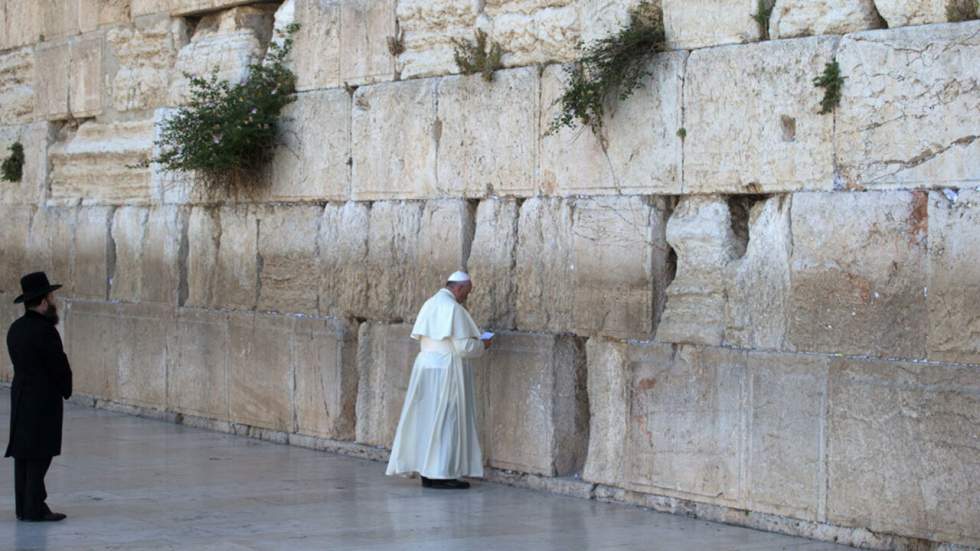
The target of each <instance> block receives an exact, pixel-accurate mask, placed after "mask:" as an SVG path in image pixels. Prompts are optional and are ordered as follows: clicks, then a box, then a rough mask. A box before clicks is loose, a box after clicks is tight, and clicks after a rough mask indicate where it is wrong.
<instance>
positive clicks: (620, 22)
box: [578, 0, 663, 44]
mask: <svg viewBox="0 0 980 551" xmlns="http://www.w3.org/2000/svg"><path fill="white" fill-rule="evenodd" d="M661 3H662V2H661V0H649V1H644V0H578V7H579V23H580V25H581V41H582V42H583V43H585V44H592V43H594V42H595V41H597V40H600V39H603V38H607V37H609V36H611V35H614V34H616V33H617V32H619V30H620V29H622V28H624V27H627V26H629V24H630V12H631V10H634V9H637V8H638V7H639V6H640V5H641V4H645V5H646V6H647V8H646V11H645V13H644V16H646V17H650V18H653V17H662V16H663V9H662V7H661Z"/></svg>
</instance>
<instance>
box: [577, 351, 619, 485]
mask: <svg viewBox="0 0 980 551" xmlns="http://www.w3.org/2000/svg"><path fill="white" fill-rule="evenodd" d="M586 357H587V359H588V384H587V388H588V389H589V449H588V455H587V456H586V460H585V468H584V469H583V470H582V479H583V480H587V481H589V482H596V483H599V484H608V485H612V486H621V485H622V484H623V474H624V472H625V471H624V463H623V462H624V457H623V454H624V453H625V452H626V435H627V432H628V430H629V423H630V413H629V405H630V404H629V392H630V391H629V380H630V375H629V365H630V364H629V345H627V344H625V343H622V342H617V341H614V340H608V339H603V338H601V337H592V338H590V339H589V341H588V343H587V344H586Z"/></svg>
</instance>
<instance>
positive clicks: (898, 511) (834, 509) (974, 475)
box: [827, 360, 980, 546]
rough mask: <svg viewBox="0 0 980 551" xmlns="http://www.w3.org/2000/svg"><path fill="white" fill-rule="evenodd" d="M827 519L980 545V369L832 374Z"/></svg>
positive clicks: (859, 367)
mask: <svg viewBox="0 0 980 551" xmlns="http://www.w3.org/2000/svg"><path fill="white" fill-rule="evenodd" d="M828 411H829V415H830V419H829V426H828V434H829V440H828V442H827V453H828V458H827V473H828V477H829V482H828V485H827V488H828V493H827V520H828V521H829V522H832V523H834V524H839V525H845V526H862V527H866V528H867V529H868V530H871V531H872V532H884V533H899V534H904V535H909V536H913V537H920V538H927V539H929V540H933V541H944V542H949V543H961V544H965V545H973V546H976V545H980V513H978V512H980V455H978V454H977V451H976V450H977V429H976V427H977V425H978V423H980V372H978V371H977V369H976V368H974V367H962V366H958V367H953V366H943V365H935V364H921V363H904V362H902V363H900V362H878V361H872V360H867V361H862V360H839V361H838V362H837V363H836V364H835V365H834V367H833V369H832V370H831V377H830V389H829V405H828Z"/></svg>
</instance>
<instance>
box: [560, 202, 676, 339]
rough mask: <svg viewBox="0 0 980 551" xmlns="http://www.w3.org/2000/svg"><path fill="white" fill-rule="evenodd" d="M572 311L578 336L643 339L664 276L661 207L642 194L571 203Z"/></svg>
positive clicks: (658, 308) (660, 299) (659, 306)
mask: <svg viewBox="0 0 980 551" xmlns="http://www.w3.org/2000/svg"><path fill="white" fill-rule="evenodd" d="M573 223H574V230H573V234H574V236H573V242H572V250H573V257H574V261H573V262H574V273H575V276H574V277H575V281H574V284H575V299H574V300H575V302H574V305H573V315H574V318H575V333H576V334H578V335H595V334H599V335H608V336H614V337H619V338H624V339H626V338H635V339H649V338H651V337H652V336H653V332H654V329H655V319H656V318H657V317H658V315H659V314H660V312H662V311H663V307H664V302H665V289H666V286H667V279H668V269H669V267H668V247H667V242H666V240H665V237H664V232H665V226H666V209H665V208H664V205H663V203H662V202H660V201H659V200H656V201H651V200H650V199H648V198H646V197H606V198H595V199H588V200H583V201H579V202H577V203H576V205H575V215H574V222H573Z"/></svg>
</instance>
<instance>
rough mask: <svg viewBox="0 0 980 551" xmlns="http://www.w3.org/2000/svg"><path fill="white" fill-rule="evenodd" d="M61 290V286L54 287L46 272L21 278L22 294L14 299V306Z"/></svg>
mask: <svg viewBox="0 0 980 551" xmlns="http://www.w3.org/2000/svg"><path fill="white" fill-rule="evenodd" d="M58 289H61V285H52V284H51V282H50V281H48V276H47V274H45V273H44V272H34V273H33V274H27V275H26V276H24V277H22V278H20V290H21V292H22V294H21V295H20V296H19V297H17V298H15V299H14V304H20V303H21V302H27V301H29V300H33V299H36V298H38V297H43V296H45V295H47V294H48V293H50V292H51V291H56V290H58Z"/></svg>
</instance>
